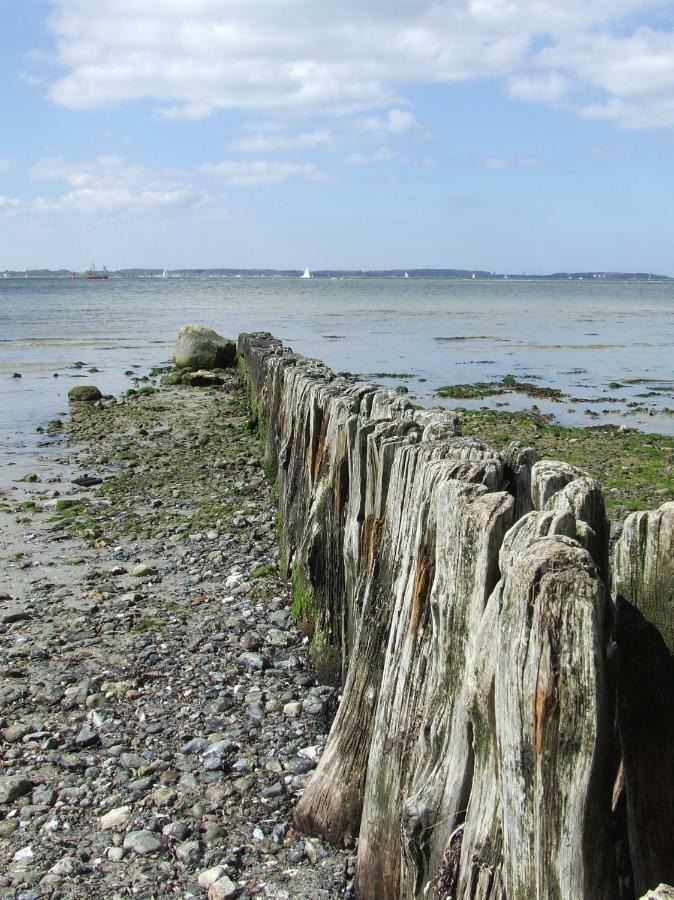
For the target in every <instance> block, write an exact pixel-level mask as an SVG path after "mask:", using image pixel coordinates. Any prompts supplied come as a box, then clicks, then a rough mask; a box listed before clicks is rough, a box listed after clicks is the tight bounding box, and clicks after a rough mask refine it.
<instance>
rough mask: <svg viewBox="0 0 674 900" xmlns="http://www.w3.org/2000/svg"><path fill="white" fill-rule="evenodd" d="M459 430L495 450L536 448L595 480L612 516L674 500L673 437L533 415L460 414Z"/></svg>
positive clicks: (477, 412)
mask: <svg viewBox="0 0 674 900" xmlns="http://www.w3.org/2000/svg"><path fill="white" fill-rule="evenodd" d="M460 412H461V419H462V432H463V434H464V435H466V436H470V437H476V438H479V439H480V440H483V441H484V442H485V443H487V444H489V445H491V446H493V447H495V448H496V449H504V448H505V447H506V446H507V445H508V444H509V443H510V441H520V442H521V443H522V444H524V445H528V446H531V447H535V448H536V450H537V451H538V452H539V453H540V455H541V456H542V457H544V458H546V459H558V460H561V461H562V462H568V463H571V464H572V465H575V466H578V467H579V468H581V469H584V470H585V471H587V472H588V473H589V474H590V475H592V476H593V477H594V478H596V479H597V481H599V483H600V484H601V486H602V489H603V492H604V497H605V499H606V504H607V507H608V509H609V510H610V511H611V514H612V518H614V519H616V518H617V519H619V518H621V517H623V516H624V515H626V514H627V513H628V512H630V511H632V510H637V509H654V508H656V507H658V506H660V505H661V504H662V503H665V502H666V501H668V500H672V499H674V437H667V436H664V435H659V434H642V433H641V432H631V431H621V430H620V429H618V428H613V427H611V428H564V427H562V426H561V425H554V424H550V423H549V422H547V421H546V420H545V419H544V417H540V416H537V415H535V414H533V415H532V413H530V412H529V413H526V412H523V413H511V412H502V411H496V410H467V409H463V410H460Z"/></svg>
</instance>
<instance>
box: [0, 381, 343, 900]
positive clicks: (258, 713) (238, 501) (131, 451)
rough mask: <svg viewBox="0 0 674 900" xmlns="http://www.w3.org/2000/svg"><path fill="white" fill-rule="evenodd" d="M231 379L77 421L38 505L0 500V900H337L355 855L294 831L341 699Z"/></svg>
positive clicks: (89, 411) (92, 411)
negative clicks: (297, 614)
mask: <svg viewBox="0 0 674 900" xmlns="http://www.w3.org/2000/svg"><path fill="white" fill-rule="evenodd" d="M224 380H225V385H224V387H221V388H216V389H208V388H205V389H204V388H187V387H182V386H181V387H163V388H161V389H160V390H158V391H155V390H153V389H150V390H147V391H146V392H143V393H141V394H136V395H135V396H134V395H132V396H131V397H126V398H123V399H122V400H118V401H113V402H111V403H109V404H105V405H103V407H102V408H99V407H96V406H94V407H88V406H81V407H77V408H74V409H73V410H72V411H71V414H70V417H69V425H68V429H69V432H68V440H69V442H70V444H69V446H68V445H64V446H63V453H62V454H60V457H61V461H60V462H59V463H54V465H53V466H51V467H50V464H49V463H45V469H44V470H43V472H42V474H41V475H40V479H41V480H40V481H39V482H33V483H30V484H29V485H27V487H29V488H30V494H31V499H28V500H26V499H24V498H22V497H17V498H14V497H11V496H10V497H9V498H8V497H7V496H4V497H2V498H0V521H1V523H2V526H3V529H2V538H1V546H0V552H1V553H2V556H3V559H4V561H5V581H3V582H2V584H0V623H1V624H0V628H1V629H2V636H3V643H4V645H5V646H6V648H7V652H6V654H5V659H4V661H3V664H2V670H1V672H2V678H1V680H0V699H1V704H2V705H1V708H0V725H1V732H2V745H1V746H2V772H1V773H0V801H2V802H1V804H0V836H1V837H2V841H1V842H0V843H1V845H2V849H1V850H0V859H1V864H0V871H2V872H3V874H2V875H0V887H1V888H2V891H3V896H7V897H19V896H22V897H23V896H25V897H27V896H33V895H34V896H42V895H44V894H46V895H49V894H51V893H56V894H59V893H60V892H61V891H63V890H64V888H65V885H66V883H67V885H68V886H67V892H68V896H72V897H87V896H101V897H108V896H113V895H115V894H116V892H125V891H129V890H133V891H134V892H138V893H139V894H140V895H143V896H158V895H161V896H168V895H180V896H183V895H184V896H188V895H189V896H195V897H196V896H206V889H205V887H204V885H205V884H207V883H208V882H209V881H216V883H217V884H218V885H219V887H218V888H217V889H212V891H213V896H218V897H219V896H223V897H225V896H240V897H244V898H245V897H253V896H265V897H279V898H281V897H290V896H316V897H326V898H330V897H338V896H343V895H344V890H345V889H346V887H347V880H348V878H347V874H346V873H347V872H351V871H352V862H351V860H350V857H349V854H348V853H347V852H346V851H338V850H335V849H334V848H330V847H329V846H328V845H325V844H324V843H323V842H321V841H319V840H316V839H313V838H312V839H307V838H305V837H304V836H300V835H298V834H297V833H296V832H295V831H294V829H293V827H292V824H291V820H292V807H293V804H294V802H295V800H296V798H297V796H299V794H300V793H301V791H302V790H303V788H304V785H305V784H306V782H307V780H308V777H309V776H310V774H311V772H312V771H313V769H314V768H315V765H316V762H317V760H318V757H319V755H320V752H321V749H322V746H323V745H324V743H325V740H326V737H327V731H328V729H329V725H330V721H331V717H332V714H333V713H334V708H335V706H336V691H335V690H334V689H333V688H329V687H325V686H321V685H318V684H317V683H316V678H315V675H314V672H313V666H312V664H311V663H310V661H309V656H308V652H307V647H306V639H304V638H303V636H302V634H301V632H299V631H298V630H297V628H296V626H295V624H294V622H293V621H292V616H291V613H290V596H289V586H288V584H287V583H286V582H285V581H284V580H283V579H281V578H280V576H279V572H278V548H277V544H276V535H275V511H274V507H273V503H272V499H271V495H270V485H269V483H268V482H267V481H266V479H265V477H264V474H263V472H262V469H261V467H260V458H259V445H258V439H257V435H256V434H255V433H254V431H253V430H252V429H251V428H250V427H248V428H247V427H246V423H247V422H248V418H249V414H248V410H247V407H246V402H245V397H244V393H243V390H242V387H241V384H240V382H239V380H238V377H237V376H236V374H234V373H231V374H229V373H226V374H225V375H224ZM70 466H72V467H73V468H76V469H77V474H78V475H79V476H83V475H85V474H87V475H89V476H96V477H100V478H102V479H103V483H102V484H100V485H93V486H91V487H78V486H76V485H74V484H72V483H71V479H72V476H73V474H74V472H73V469H71V468H70ZM51 479H53V480H51ZM215 890H219V891H220V893H215Z"/></svg>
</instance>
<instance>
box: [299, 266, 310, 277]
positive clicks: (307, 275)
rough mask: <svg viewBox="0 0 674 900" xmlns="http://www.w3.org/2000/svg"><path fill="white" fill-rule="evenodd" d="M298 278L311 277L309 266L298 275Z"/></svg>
mask: <svg viewBox="0 0 674 900" xmlns="http://www.w3.org/2000/svg"><path fill="white" fill-rule="evenodd" d="M300 278H311V272H310V271H309V266H307V267H306V269H305V270H304V272H302V274H301V275H300Z"/></svg>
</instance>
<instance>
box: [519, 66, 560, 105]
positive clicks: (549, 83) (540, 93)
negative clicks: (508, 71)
mask: <svg viewBox="0 0 674 900" xmlns="http://www.w3.org/2000/svg"><path fill="white" fill-rule="evenodd" d="M570 88H571V81H570V79H569V78H568V77H567V76H566V75H562V73H561V72H554V71H553V72H534V73H532V74H531V75H514V76H513V77H512V78H510V79H509V80H508V93H509V94H510V96H511V97H514V98H515V99H516V100H531V101H534V100H538V101H541V102H543V103H554V102H556V101H559V100H561V99H562V98H563V97H564V96H565V95H566V94H567V93H568V92H569V90H570Z"/></svg>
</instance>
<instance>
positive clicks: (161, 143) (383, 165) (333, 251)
mask: <svg viewBox="0 0 674 900" xmlns="http://www.w3.org/2000/svg"><path fill="white" fill-rule="evenodd" d="M0 22H1V23H2V28H1V29H0V116H1V119H0V271H2V270H3V269H24V268H43V267H44V268H67V269H73V270H77V271H81V270H83V269H85V268H86V267H87V266H88V265H89V263H90V262H91V260H92V258H95V259H96V261H97V263H99V264H102V263H103V262H105V263H106V264H107V266H108V267H109V268H111V269H119V268H127V267H136V266H139V267H158V268H164V267H166V268H169V269H171V268H186V267H194V268H198V267H234V268H237V267H270V268H297V269H303V268H304V267H305V266H306V265H309V266H310V267H311V268H312V269H321V268H333V269H337V268H349V269H354V268H356V269H358V268H364V269H375V268H402V269H411V268H418V267H442V268H468V269H484V270H488V271H496V272H509V273H518V272H531V273H547V272H555V271H585V270H604V271H643V272H657V273H662V274H669V275H674V242H673V240H672V212H671V210H672V201H673V200H674V177H673V176H674V5H673V4H672V3H671V0H666V2H662V0H565V2H564V3H561V2H560V0H0Z"/></svg>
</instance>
